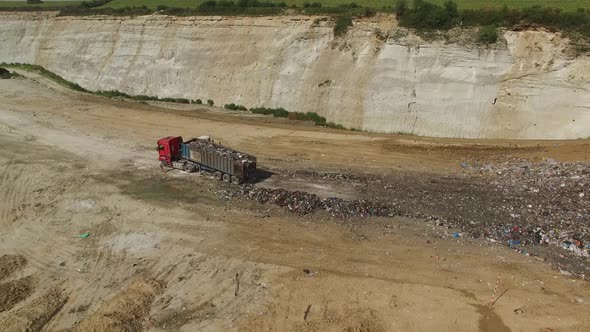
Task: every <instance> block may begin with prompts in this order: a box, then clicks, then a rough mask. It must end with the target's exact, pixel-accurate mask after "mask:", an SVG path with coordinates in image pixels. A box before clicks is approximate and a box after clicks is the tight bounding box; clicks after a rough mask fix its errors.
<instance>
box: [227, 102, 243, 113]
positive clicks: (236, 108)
mask: <svg viewBox="0 0 590 332" xmlns="http://www.w3.org/2000/svg"><path fill="white" fill-rule="evenodd" d="M223 108H225V109H228V110H232V111H247V110H248V109H247V108H246V107H245V106H242V105H239V104H238V105H236V104H234V103H231V104H225V105H224V106H223Z"/></svg>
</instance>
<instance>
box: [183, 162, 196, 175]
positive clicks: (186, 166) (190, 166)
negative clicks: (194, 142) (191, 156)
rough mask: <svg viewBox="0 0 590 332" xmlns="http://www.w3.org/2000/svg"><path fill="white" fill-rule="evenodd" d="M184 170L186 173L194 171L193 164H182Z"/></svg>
mask: <svg viewBox="0 0 590 332" xmlns="http://www.w3.org/2000/svg"><path fill="white" fill-rule="evenodd" d="M184 171H185V172H187V173H192V172H194V171H195V166H194V165H191V164H186V165H184Z"/></svg>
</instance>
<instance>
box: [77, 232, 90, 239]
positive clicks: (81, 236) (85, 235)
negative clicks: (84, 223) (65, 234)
mask: <svg viewBox="0 0 590 332" xmlns="http://www.w3.org/2000/svg"><path fill="white" fill-rule="evenodd" d="M89 236H90V233H88V232H86V233H83V234H80V235H78V237H79V238H81V239H85V238H87V237H89Z"/></svg>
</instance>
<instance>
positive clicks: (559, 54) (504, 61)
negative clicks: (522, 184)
mask: <svg viewBox="0 0 590 332" xmlns="http://www.w3.org/2000/svg"><path fill="white" fill-rule="evenodd" d="M332 31H333V22H332V21H331V20H330V19H328V18H322V17H308V16H295V17H294V16H277V17H182V18H181V17H168V16H161V15H151V16H142V17H136V18H120V17H55V16H54V14H48V13H44V14H38V13H37V14H24V13H19V14H14V13H4V14H0V62H2V61H4V62H22V63H32V64H39V65H42V66H44V67H46V68H47V69H49V70H51V71H54V72H56V73H57V74H59V75H61V76H63V77H64V78H66V79H68V80H71V81H73V82H76V83H78V84H80V85H81V86H83V87H85V88H87V89H91V90H119V91H123V92H127V93H130V94H145V95H157V96H160V97H185V98H190V99H197V98H201V99H213V100H214V101H215V103H216V104H218V105H222V104H225V103H231V102H234V103H239V104H243V105H245V106H247V107H253V106H267V107H284V108H286V109H288V110H291V111H300V112H305V111H313V112H317V113H319V114H322V115H324V116H325V117H326V118H327V119H328V120H329V121H333V122H335V123H340V124H342V125H344V126H346V127H350V128H357V129H364V130H368V131H376V132H393V133H397V132H403V133H412V134H417V135H426V136H440V137H465V138H520V139H540V138H546V139H565V138H580V137H583V138H586V137H590V93H589V89H590V58H589V57H587V56H579V57H571V56H568V54H569V52H567V50H568V47H569V46H568V41H567V40H566V39H564V38H562V37H561V36H560V35H559V34H556V33H551V32H545V31H520V32H513V31H508V32H505V33H504V35H503V37H504V38H501V39H502V42H501V43H499V45H497V46H495V47H493V48H487V47H478V46H476V45H474V44H473V43H468V42H460V41H459V40H457V41H451V42H449V41H447V42H444V41H442V40H439V41H423V40H421V39H420V38H419V37H417V36H415V35H413V34H411V33H407V31H405V30H404V29H400V28H398V27H397V24H396V21H395V18H393V17H391V16H386V15H378V16H376V17H372V18H367V19H362V20H357V21H355V22H354V27H352V28H351V29H350V30H349V32H348V33H347V34H346V35H345V36H341V37H338V38H334V35H333V32H332Z"/></svg>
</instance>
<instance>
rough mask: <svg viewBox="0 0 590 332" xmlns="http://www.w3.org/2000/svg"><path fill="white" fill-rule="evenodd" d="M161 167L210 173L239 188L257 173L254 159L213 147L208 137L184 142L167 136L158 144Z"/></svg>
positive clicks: (219, 147)
mask: <svg viewBox="0 0 590 332" xmlns="http://www.w3.org/2000/svg"><path fill="white" fill-rule="evenodd" d="M157 144H158V160H159V161H160V166H163V167H169V168H174V169H181V170H184V171H185V172H188V173H193V172H202V171H206V172H211V173H213V175H214V177H215V178H216V179H217V180H219V181H222V180H223V181H225V182H227V183H230V182H231V183H233V184H240V183H242V182H243V181H245V180H248V179H251V178H253V176H254V174H255V173H256V157H255V156H252V155H249V154H247V153H243V152H239V151H236V150H233V149H230V148H228V147H225V146H223V145H221V144H218V143H215V142H214V141H213V139H211V138H210V137H209V136H200V137H196V138H193V139H190V140H188V141H186V142H185V141H183V140H182V137H181V136H168V137H164V138H161V139H159V140H158V141H157Z"/></svg>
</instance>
